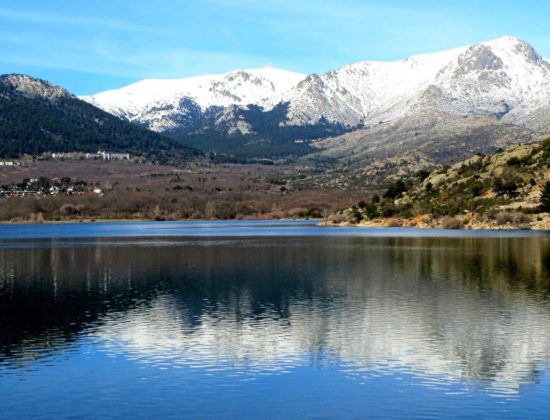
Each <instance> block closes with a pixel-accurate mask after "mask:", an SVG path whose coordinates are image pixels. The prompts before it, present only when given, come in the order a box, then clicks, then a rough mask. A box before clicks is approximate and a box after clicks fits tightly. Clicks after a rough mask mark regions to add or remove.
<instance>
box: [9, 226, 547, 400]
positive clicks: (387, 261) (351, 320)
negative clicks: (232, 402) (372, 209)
mask: <svg viewBox="0 0 550 420" xmlns="http://www.w3.org/2000/svg"><path fill="white" fill-rule="evenodd" d="M56 244H58V243H57V242H51V241H34V242H32V246H28V247H21V248H18V249H0V375H1V372H2V371H5V370H13V369H16V370H17V369H23V368H25V369H28V368H30V369H32V366H33V364H36V363H41V361H43V360H47V359H48V358H49V357H50V356H52V355H55V354H56V352H60V351H64V350H65V349H66V348H70V347H71V346H77V345H78V343H79V340H82V338H83V337H86V338H87V339H91V340H93V341H94V342H97V343H99V345H100V346H101V347H102V348H104V349H105V351H106V352H108V353H109V354H112V355H115V356H117V355H118V356H120V355H122V356H123V357H125V358H127V359H131V360H136V361H138V362H139V363H143V364H147V365H151V366H158V367H159V368H172V367H174V368H175V367H179V366H187V367H191V368H201V369H205V370H206V371H210V372H214V373H215V372H220V371H226V372H232V373H233V374H235V375H240V376H243V377H254V376H256V375H265V374H287V373H288V372H291V371H292V370H293V369H295V368H297V367H299V366H304V365H308V366H312V365H313V366H319V367H321V368H322V367H323V366H329V365H330V366H336V367H337V368H338V369H339V370H341V371H342V372H344V373H345V374H346V375H349V376H351V377H354V378H356V379H357V380H358V381H361V382H363V381H369V379H370V378H373V377H378V376H380V375H391V374H395V372H405V373H408V374H412V375H414V376H416V377H418V378H420V379H421V380H422V381H423V383H424V384H425V385H426V386H435V387H445V386H447V385H448V384H453V383H454V384H461V385H462V386H464V388H465V389H482V390H486V391H487V392H488V393H490V394H494V395H501V396H513V395H516V394H518V393H519V392H520V391H521V387H522V386H523V385H526V384H531V383H535V382H536V381H537V379H538V375H539V372H540V371H541V370H543V369H544V368H546V367H548V364H549V362H550V300H549V291H550V241H549V240H548V239H547V238H544V237H533V238H452V239H451V238H351V237H294V238H240V239H226V240H223V239H220V238H217V239H212V238H203V239H193V240H190V239H189V240H186V239H172V240H170V241H167V242H163V240H161V239H153V238H149V239H146V240H139V239H131V240H128V239H118V240H113V239H111V240H107V239H97V240H73V241H70V240H69V241H68V240H65V241H64V242H63V246H56Z"/></svg>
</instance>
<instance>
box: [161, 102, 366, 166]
mask: <svg viewBox="0 0 550 420" xmlns="http://www.w3.org/2000/svg"><path fill="white" fill-rule="evenodd" d="M288 106H289V104H288V103H281V104H279V105H277V106H275V107H274V108H273V109H272V110H270V111H264V110H263V109H262V108H261V107H259V106H257V105H249V106H248V108H246V109H243V108H239V107H233V108H232V109H231V110H232V112H231V116H230V117H231V118H230V119H229V120H228V122H221V123H220V122H219V121H216V119H217V118H219V117H218V115H217V114H214V115H213V116H212V117H211V118H210V120H209V121H208V122H207V123H206V124H205V126H204V127H206V128H202V129H199V130H197V129H190V130H188V131H186V132H182V131H181V130H180V131H178V132H175V133H172V134H171V136H172V137H174V138H176V139H178V140H179V141H180V142H182V143H183V144H186V145H189V146H192V147H196V148H198V149H201V150H203V151H205V152H214V153H218V154H223V155H229V156H231V157H233V158H235V159H240V160H245V161H246V160H249V159H258V158H260V159H261V158H264V159H265V158H267V159H280V158H283V157H291V156H295V157H296V156H303V155H306V154H309V153H311V152H313V151H315V150H316V149H315V148H313V147H312V146H311V145H310V143H311V141H312V140H315V139H318V138H324V137H331V136H336V135H340V134H342V133H345V132H346V131H351V130H353V129H355V128H357V127H346V126H344V125H342V124H336V123H331V122H329V121H327V120H326V119H321V120H320V121H319V122H318V123H316V124H308V125H304V126H289V125H286V124H285V122H286V118H287V113H288ZM234 121H243V122H246V124H247V127H248V128H247V131H249V132H248V133H246V134H245V133H243V132H241V131H239V130H232V127H233V124H234Z"/></svg>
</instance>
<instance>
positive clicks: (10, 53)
mask: <svg viewBox="0 0 550 420" xmlns="http://www.w3.org/2000/svg"><path fill="white" fill-rule="evenodd" d="M549 16H550V2H548V1H547V0H532V1H528V0H527V1H521V2H519V1H517V0H516V1H508V0H500V1H492V0H487V1H484V0H477V1H471V0H462V1H445V0H439V1H435V0H433V1H432V0H408V1H407V0H393V1H392V0H333V1H328V0H263V1H262V0H239V1H237V0H147V1H141V0H86V1H84V0H47V1H42V0H17V1H13V0H10V1H7V0H0V73H12V72H17V73H27V74H30V75H33V76H37V77H41V78H44V79H47V80H49V81H51V82H54V83H57V84H60V85H62V86H64V87H66V88H68V89H69V90H71V91H72V92H75V93H77V94H88V93H95V92H98V91H101V90H105V89H110V88H115V87H120V86H123V85H125V84H128V83H131V82H134V81H136V80H140V79H143V78H147V77H184V76H190V75H196V74H204V73H218V72H226V71H229V70H234V69H237V68H250V67H262V66H265V65H268V64H271V65H273V66H276V67H282V68H286V69H289V70H295V71H300V72H304V73H311V72H318V73H320V72H324V71H327V70H330V69H334V68H337V67H339V66H342V65H344V64H347V63H352V62H356V61H360V60H365V59H369V60H395V59H401V58H405V57H407V56H409V55H413V54H418V53H423V52H432V51H438V50H443V49H448V48H452V47H458V46H462V45H466V44H470V43H475V42H480V41H485V40H489V39H493V38H497V37H499V36H502V35H513V36H517V37H519V38H521V39H524V40H526V41H528V42H530V43H531V44H532V45H533V46H534V47H535V49H536V50H537V51H538V52H539V53H540V54H541V55H543V56H544V57H547V58H548V57H550V25H549V24H548V21H549V19H550V18H549Z"/></svg>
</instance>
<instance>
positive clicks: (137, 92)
mask: <svg viewBox="0 0 550 420" xmlns="http://www.w3.org/2000/svg"><path fill="white" fill-rule="evenodd" d="M304 77H305V75H303V74H299V73H294V72H290V71H286V70H280V69H276V68H272V67H266V68H261V69H251V70H237V71H232V72H230V73H226V74H216V75H206V76H196V77H189V78H184V79H174V80H168V79H166V80H163V79H146V80H143V81H141V82H137V83H134V84H132V85H129V86H126V87H124V88H122V89H116V90H110V91H107V92H102V93H98V94H97V95H93V96H88V97H83V98H82V99H84V100H86V101H88V102H90V103H91V104H93V105H96V106H98V107H100V108H102V109H104V110H105V111H107V112H110V113H111V114H114V115H116V116H119V117H121V118H125V119H127V120H129V121H133V122H138V123H141V124H145V125H147V126H148V127H149V128H150V129H152V130H154V131H159V132H165V131H176V130H181V129H187V128H193V127H195V126H197V125H198V124H200V123H201V122H202V121H203V120H205V119H207V118H210V117H215V116H216V115H217V114H218V113H221V112H222V111H223V109H224V108H226V107H231V106H234V105H238V106H243V107H244V106H246V105H249V104H258V105H259V104H263V102H264V101H265V100H266V99H268V98H272V97H274V96H277V95H280V94H281V93H283V92H286V91H288V90H290V89H291V88H292V87H294V86H295V85H296V84H297V83H298V82H299V81H300V80H302V79H303V78H304Z"/></svg>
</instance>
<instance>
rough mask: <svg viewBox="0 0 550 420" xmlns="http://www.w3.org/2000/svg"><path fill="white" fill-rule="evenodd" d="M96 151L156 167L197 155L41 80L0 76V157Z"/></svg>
mask: <svg viewBox="0 0 550 420" xmlns="http://www.w3.org/2000/svg"><path fill="white" fill-rule="evenodd" d="M99 149H102V150H108V151H112V152H128V153H131V154H134V155H140V156H144V157H146V158H149V159H151V160H154V161H160V162H165V161H173V160H181V159H182V158H186V157H189V156H193V155H196V154H197V153H198V152H197V151H196V150H195V149H193V148H191V147H189V146H185V145H182V144H180V143H178V142H176V141H174V140H171V139H168V138H166V137H164V136H161V135H159V134H156V133H153V132H151V131H149V130H146V129H143V128H141V127H138V126H136V125H134V124H131V123H129V122H125V121H122V120H120V119H119V118H116V117H114V116H112V115H110V114H108V113H106V112H104V111H102V110H100V109H99V108H96V107H94V106H92V105H90V104H88V103H86V102H84V101H82V100H80V99H78V98H76V97H75V96H73V95H71V94H69V93H68V92H67V91H65V90H63V89H61V88H59V87H57V86H53V85H51V84H49V83H47V82H45V81H42V80H38V79H33V78H31V77H28V76H22V75H3V76H0V156H1V157H7V158H14V157H18V156H20V155H23V154H27V155H39V154H42V153H45V152H74V151H78V152H97V151H98V150H99Z"/></svg>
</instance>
